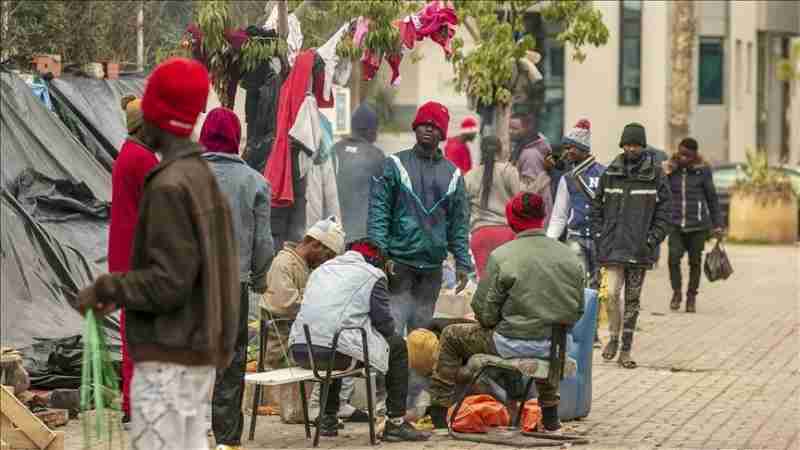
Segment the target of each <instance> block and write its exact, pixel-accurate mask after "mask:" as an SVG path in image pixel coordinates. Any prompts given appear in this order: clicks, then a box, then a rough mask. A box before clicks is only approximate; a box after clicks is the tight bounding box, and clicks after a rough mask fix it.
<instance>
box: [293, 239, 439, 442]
mask: <svg viewBox="0 0 800 450" xmlns="http://www.w3.org/2000/svg"><path fill="white" fill-rule="evenodd" d="M385 267H386V259H385V258H384V256H383V254H382V253H381V252H380V250H379V249H378V247H377V245H375V244H374V243H372V242H371V241H368V240H362V241H356V242H354V243H352V244H351V245H350V249H349V251H348V252H346V253H345V254H344V255H342V256H339V257H336V258H334V259H332V260H330V261H328V262H326V263H325V264H323V265H321V266H320V267H319V269H317V270H316V271H314V272H313V273H312V274H311V276H310V277H309V279H308V285H307V286H306V292H305V299H304V301H303V304H302V305H301V306H300V313H299V314H298V315H297V320H295V322H294V325H293V326H292V333H291V335H290V337H289V343H290V345H291V348H292V354H293V357H294V359H295V361H296V362H297V363H298V364H299V365H300V366H301V367H304V368H307V369H310V368H311V363H310V358H309V354H308V348H307V345H306V343H307V341H306V336H305V333H304V331H303V325H306V324H307V325H308V326H309V328H310V332H311V342H312V344H313V343H318V344H315V345H313V346H312V352H313V357H314V361H315V363H316V366H317V367H318V368H320V369H322V370H326V369H327V366H328V362H329V361H330V358H331V351H332V349H331V348H329V347H326V345H330V344H329V343H330V342H332V341H333V335H334V334H335V333H336V331H337V330H339V329H341V328H344V327H361V328H364V329H365V330H366V332H367V345H368V346H369V354H370V361H369V363H370V366H371V367H373V368H374V369H376V370H377V371H379V372H380V373H383V374H385V375H386V388H387V391H388V395H387V399H386V409H387V416H388V417H389V420H388V421H387V423H386V430H385V431H384V434H383V438H384V440H386V441H424V440H427V439H428V438H429V437H430V436H429V435H428V434H426V433H422V432H419V431H417V430H416V429H414V427H413V426H411V424H409V423H408V422H406V421H405V420H404V419H403V417H404V416H405V414H406V396H407V395H408V350H407V348H406V343H405V340H404V339H403V338H402V337H401V336H399V335H397V334H396V333H395V323H394V320H393V319H392V314H391V310H390V308H389V292H388V286H387V279H386V273H385V272H384V270H385ZM335 350H336V354H335V363H334V365H335V366H334V367H333V370H345V369H347V368H349V367H350V366H351V364H352V363H353V360H355V361H356V362H357V363H360V364H362V365H363V363H364V354H363V347H362V342H361V335H360V334H359V332H357V331H356V330H347V331H344V332H342V334H341V335H340V339H339V342H338V344H337V348H336V349H335ZM340 388H341V380H335V381H334V382H333V383H332V385H331V388H330V391H329V392H328V396H327V399H326V400H327V401H326V402H325V405H322V408H323V415H322V420H321V421H320V422H321V424H320V434H321V435H322V436H336V435H337V434H338V431H337V425H338V421H337V418H336V414H337V412H338V411H339V389H340Z"/></svg>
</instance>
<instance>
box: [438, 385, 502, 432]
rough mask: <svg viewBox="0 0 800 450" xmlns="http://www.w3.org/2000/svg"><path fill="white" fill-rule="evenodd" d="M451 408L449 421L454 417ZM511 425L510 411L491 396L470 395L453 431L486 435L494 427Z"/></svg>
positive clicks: (457, 417) (454, 420) (465, 400)
mask: <svg viewBox="0 0 800 450" xmlns="http://www.w3.org/2000/svg"><path fill="white" fill-rule="evenodd" d="M454 409H455V406H452V407H450V410H449V411H448V413H447V420H448V422H449V421H450V416H452V415H453V412H454V411H453V410H454ZM510 424H511V414H509V412H508V409H507V408H506V407H505V406H503V404H502V403H500V402H498V401H497V400H495V399H494V397H492V396H491V395H486V394H481V395H470V396H469V397H467V398H465V399H464V403H462V404H461V408H459V410H458V415H456V417H455V419H453V422H452V425H453V431H455V432H458V433H486V432H487V431H489V428H492V427H507V426H509V425H510Z"/></svg>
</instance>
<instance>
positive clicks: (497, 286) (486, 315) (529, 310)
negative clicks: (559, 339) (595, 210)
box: [430, 193, 584, 431]
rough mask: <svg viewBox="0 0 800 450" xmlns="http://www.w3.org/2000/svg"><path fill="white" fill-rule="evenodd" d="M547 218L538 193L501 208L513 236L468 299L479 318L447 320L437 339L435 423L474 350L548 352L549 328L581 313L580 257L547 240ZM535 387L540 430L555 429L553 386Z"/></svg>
mask: <svg viewBox="0 0 800 450" xmlns="http://www.w3.org/2000/svg"><path fill="white" fill-rule="evenodd" d="M545 216H546V213H545V208H544V204H543V202H542V198H541V197H540V196H539V195H538V194H533V193H521V194H517V195H516V196H515V197H514V198H513V199H511V201H510V202H509V203H508V205H507V206H506V218H507V220H508V224H509V225H510V226H511V228H512V229H513V230H514V232H515V233H517V238H516V239H515V240H513V241H511V242H508V243H506V244H503V245H502V246H500V247H498V248H497V249H496V250H494V251H493V252H492V254H491V255H490V256H489V262H488V263H487V266H486V273H487V276H486V277H484V278H482V279H481V281H480V283H479V284H478V289H477V291H476V292H475V296H474V297H473V298H472V309H473V310H474V311H475V317H476V318H477V319H478V322H479V323H477V324H460V325H450V326H449V327H447V328H445V329H444V331H443V332H442V336H441V338H440V341H439V359H438V361H437V362H436V365H435V367H434V370H433V383H432V385H431V389H430V392H431V409H430V413H431V418H432V419H433V423H434V426H435V427H436V428H447V421H446V417H447V408H449V407H450V406H451V405H452V404H453V400H454V399H453V397H454V393H455V382H456V375H457V373H458V370H459V369H460V368H461V367H462V366H463V365H464V362H465V361H467V360H469V358H470V357H471V356H472V355H475V354H478V353H482V354H489V355H497V356H501V357H503V358H547V357H548V356H549V354H550V337H551V330H552V326H553V325H554V324H563V325H567V326H571V325H573V324H574V323H575V322H577V321H578V320H579V319H580V317H581V315H583V283H584V272H583V269H582V268H581V263H580V261H579V260H578V258H577V257H576V256H575V254H574V253H573V252H572V251H571V250H570V249H569V247H567V246H565V245H564V244H562V243H560V242H557V241H554V240H553V239H548V238H547V236H546V235H545V233H544V231H543V230H542V227H543V225H544V220H545ZM536 388H537V390H538V392H539V399H538V400H539V404H540V405H541V406H542V416H543V417H542V423H543V425H544V428H545V431H557V430H559V429H560V428H561V422H560V421H559V419H558V401H559V394H558V385H551V384H549V383H548V382H546V381H539V380H537V381H536Z"/></svg>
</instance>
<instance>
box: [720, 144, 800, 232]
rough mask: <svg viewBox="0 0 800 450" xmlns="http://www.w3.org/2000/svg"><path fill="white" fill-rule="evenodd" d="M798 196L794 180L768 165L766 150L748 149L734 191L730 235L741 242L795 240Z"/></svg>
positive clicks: (732, 194)
mask: <svg viewBox="0 0 800 450" xmlns="http://www.w3.org/2000/svg"><path fill="white" fill-rule="evenodd" d="M797 198H798V196H797V193H795V192H794V190H793V189H792V184H791V181H790V180H789V179H788V178H787V177H785V176H783V175H782V174H780V173H779V172H777V171H775V170H773V169H771V168H770V167H769V160H768V159H767V154H766V152H763V151H760V152H755V153H753V152H748V153H747V166H746V167H744V177H743V178H741V179H739V180H737V181H736V184H734V186H733V188H732V190H731V206H730V220H729V236H730V237H731V239H734V240H738V241H755V242H767V243H792V242H795V241H796V240H797V226H798V224H797V221H798V202H797Z"/></svg>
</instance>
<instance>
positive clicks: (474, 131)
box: [444, 116, 478, 175]
mask: <svg viewBox="0 0 800 450" xmlns="http://www.w3.org/2000/svg"><path fill="white" fill-rule="evenodd" d="M477 135H478V119H476V118H474V117H472V116H468V117H467V118H465V119H464V120H462V121H461V130H460V132H459V134H458V136H453V137H451V138H450V139H448V140H447V143H446V144H445V145H444V156H445V158H447V160H448V161H450V162H451V163H453V164H455V166H456V167H458V170H460V171H461V174H462V175H466V174H467V172H469V171H470V169H472V154H471V153H470V151H469V145H467V144H468V143H470V142H472V141H474V140H475V136H477Z"/></svg>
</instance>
